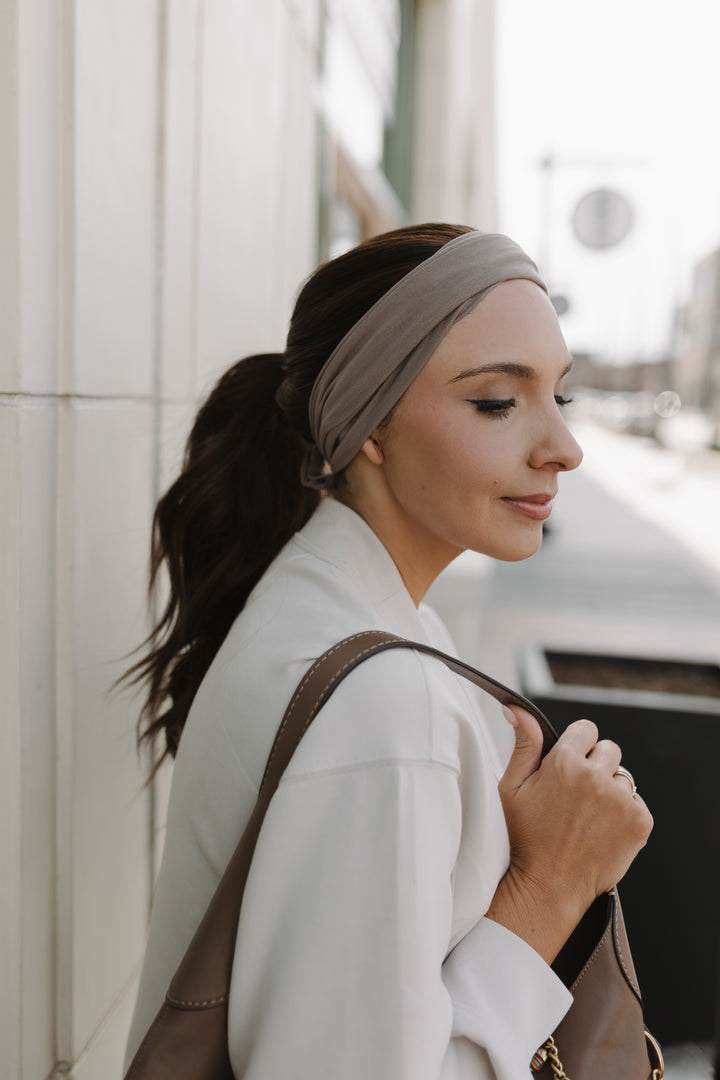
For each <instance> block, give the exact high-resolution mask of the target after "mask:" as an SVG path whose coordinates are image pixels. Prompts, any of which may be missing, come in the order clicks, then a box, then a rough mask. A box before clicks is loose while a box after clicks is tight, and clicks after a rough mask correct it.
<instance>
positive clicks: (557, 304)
mask: <svg viewBox="0 0 720 1080" xmlns="http://www.w3.org/2000/svg"><path fill="white" fill-rule="evenodd" d="M550 303H551V304H552V306H553V307H554V308H555V314H556V315H567V313H568V311H569V310H570V301H569V300H568V298H567V296H563V294H562V293H553V294H552V296H551V297H550Z"/></svg>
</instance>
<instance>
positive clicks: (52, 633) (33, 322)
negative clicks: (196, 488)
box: [0, 0, 318, 1080]
mask: <svg viewBox="0 0 720 1080" xmlns="http://www.w3.org/2000/svg"><path fill="white" fill-rule="evenodd" d="M317 18H318V5H317V2H316V0H303V2H300V0H296V2H294V3H291V2H290V0H265V2H263V3H262V4H247V3H238V2H237V0H212V2H211V3H202V2H199V0H172V2H167V0H164V2H162V0H156V2H153V3H148V2H147V0H68V2H67V3H65V4H62V5H60V4H48V3H47V2H44V0H8V2H6V3H5V4H4V5H3V6H2V8H0V80H1V82H2V86H1V89H2V93H1V94H0V99H1V101H2V104H0V125H1V127H0V139H1V145H2V153H3V160H4V163H5V167H4V169H3V170H2V179H1V180H0V185H1V187H0V206H1V208H2V209H0V215H2V216H1V217H0V223H1V225H2V229H3V242H2V244H0V284H2V295H3V311H2V319H1V320H0V349H1V353H2V369H1V374H2V382H1V383H0V453H1V454H2V457H1V461H2V469H1V470H0V499H1V500H2V506H3V514H2V515H1V516H0V520H2V533H1V539H2V551H3V555H2V560H1V562H0V565H1V566H2V570H1V571H0V575H1V576H0V581H2V589H3V597H2V600H3V602H2V605H0V612H1V614H0V644H1V646H2V647H1V648H0V655H2V672H1V675H0V677H1V679H2V683H1V684H2V686H3V695H2V698H3V703H2V719H3V723H2V751H3V752H2V754H1V755H0V792H2V795H1V796H0V798H1V803H0V858H1V859H2V865H3V868H4V869H3V879H4V882H3V887H2V889H1V890H0V970H2V972H3V980H2V983H1V988H0V1017H1V1019H0V1065H1V1068H0V1071H2V1074H3V1076H7V1077H9V1078H12V1080H15V1078H17V1080H43V1078H45V1077H48V1076H49V1075H50V1074H51V1073H52V1072H53V1070H54V1069H55V1068H56V1067H58V1075H59V1074H60V1072H62V1074H63V1075H72V1076H74V1077H76V1078H81V1080H85V1078H87V1080H90V1078H93V1080H95V1078H96V1077H98V1076H119V1074H120V1062H121V1058H122V1051H123V1046H124V1040H125V1035H126V1030H127V1024H128V1020H129V1013H130V1009H131V1006H132V1001H133V995H134V988H135V980H136V976H137V970H138V966H139V962H140V958H141V954H142V948H143V940H144V934H145V926H146V919H147V911H148V904H149V897H150V888H151V875H152V867H153V865H154V863H155V861H156V858H157V849H158V847H159V845H158V844H157V842H155V841H153V843H150V842H149V830H150V828H151V822H152V810H153V794H152V793H151V792H148V791H146V790H143V787H142V782H143V779H144V775H143V773H144V770H143V768H141V767H139V765H138V762H137V760H136V755H135V748H134V731H133V728H134V721H135V715H136V712H137V698H133V696H132V695H130V694H122V695H118V694H110V693H109V687H110V685H111V683H112V681H113V679H114V678H115V677H116V676H117V675H118V674H119V673H120V671H121V670H122V667H123V665H122V662H121V660H120V658H121V657H122V656H123V655H124V654H126V653H127V652H128V650H130V649H131V648H132V647H134V646H135V645H137V643H138V642H139V641H140V640H141V639H142V637H143V636H144V635H145V633H147V630H148V622H147V618H146V614H145V610H144V588H145V573H146V563H147V549H148V540H149V535H150V520H151V514H152V508H153V505H154V500H155V498H156V495H157V491H158V485H159V484H160V483H162V482H164V479H165V478H166V477H168V476H169V474H170V473H171V472H172V471H173V470H174V469H175V468H176V466H177V462H178V458H179V455H180V452H181V445H182V439H183V438H184V436H185V434H186V430H187V422H188V417H189V415H190V414H191V412H192V411H193V409H194V406H195V402H196V400H197V396H198V395H199V394H200V393H203V392H205V390H206V389H207V388H208V385H209V383H210V382H211V381H212V380H213V379H214V377H215V376H216V375H217V373H218V372H219V371H220V369H222V368H223V367H225V366H226V365H227V364H228V363H229V362H230V361H231V360H234V359H236V358H237V357H238V356H240V355H243V354H244V353H246V352H250V351H255V350H257V349H264V348H282V343H283V339H284V333H285V327H286V322H287V315H288V312H289V310H290V308H291V305H292V300H293V294H294V291H295V289H296V287H297V285H298V283H299V281H300V280H301V279H302V278H303V277H304V276H305V275H306V274H307V273H308V272H309V271H310V269H311V268H312V266H313V265H314V261H315V243H316V240H315V233H316V222H315V213H316V196H315V191H316V180H315V159H316V134H315V124H316V117H315V111H314V106H313V86H314V82H315V78H316V76H315V71H316V64H317V56H316V48H317ZM161 786H162V785H161ZM156 801H159V802H160V803H162V796H160V798H159V799H156ZM161 815H162V811H161V807H160V809H159V811H158V814H157V817H156V822H157V821H159V820H160V819H161ZM68 1070H70V1071H68Z"/></svg>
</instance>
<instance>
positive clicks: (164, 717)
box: [126, 353, 319, 768]
mask: <svg viewBox="0 0 720 1080" xmlns="http://www.w3.org/2000/svg"><path fill="white" fill-rule="evenodd" d="M283 359H284V357H283V355H282V354H281V353H267V354H263V355H258V356H250V357H247V358H246V359H244V360H240V361H238V363H236V364H235V365H234V366H233V367H231V368H230V370H229V371H227V372H226V373H225V374H224V375H223V376H222V378H221V379H220V381H219V382H218V383H217V385H216V386H215V388H214V389H213V391H212V393H211V394H210V396H209V397H208V399H207V401H206V402H205V404H204V405H203V406H202V407H201V409H200V411H199V413H198V415H197V417H196V420H195V423H194V425H193V428H192V431H191V432H190V437H189V439H188V442H187V447H186V451H185V458H184V462H183V467H182V472H181V473H180V476H179V477H178V478H177V480H176V481H175V482H174V484H173V485H172V487H171V488H170V489H169V490H168V491H167V492H166V494H165V495H163V497H162V498H161V499H160V501H159V503H158V505H157V508H156V510H155V516H154V520H153V542H152V552H151V560H150V591H151V592H152V590H153V588H154V586H155V584H156V582H157V578H158V574H159V572H160V568H161V567H162V566H163V564H164V565H165V566H166V569H167V572H168V575H169V580H170V595H169V599H168V601H167V604H166V606H165V609H164V611H163V613H162V616H161V618H160V621H159V622H158V624H157V626H156V627H155V629H154V630H153V632H152V633H151V634H150V636H149V637H148V639H147V641H146V642H145V646H146V647H148V648H149V650H150V651H149V652H148V654H147V655H146V656H145V658H144V659H142V660H141V661H139V662H138V663H137V664H135V665H134V666H133V667H132V668H131V669H130V671H129V672H128V673H127V676H126V678H128V677H129V678H130V680H131V681H132V682H140V681H144V680H147V681H148V684H149V685H148V696H147V700H146V702H145V706H144V708H143V711H142V713H141V715H140V722H139V724H138V740H139V742H140V743H142V742H145V741H147V742H149V743H150V744H154V742H155V739H156V738H157V736H158V735H160V734H161V732H162V731H164V733H165V748H164V750H163V753H162V755H161V756H160V757H159V758H158V760H157V764H156V765H155V768H157V767H158V766H159V764H160V762H161V761H162V760H163V759H164V758H165V757H166V756H167V755H168V754H169V755H170V756H172V757H174V756H175V753H176V751H177V747H178V742H179V740H180V735H181V733H182V729H183V726H184V724H185V720H186V718H187V714H188V711H189V709H190V705H191V704H192V700H193V698H194V696H195V692H196V691H197V688H198V686H199V685H200V682H201V680H202V679H203V677H204V675H205V672H206V671H207V669H208V667H209V666H210V663H211V661H212V659H213V657H214V656H215V653H216V652H217V650H218V649H219V647H220V645H221V644H222V641H223V639H224V638H225V636H226V634H227V632H228V630H229V629H230V627H231V625H232V623H233V622H234V620H235V618H236V617H237V615H238V614H239V613H240V612H241V611H242V609H243V607H244V606H245V602H246V600H247V598H248V596H249V594H250V592H251V590H252V589H253V587H254V586H255V584H256V583H257V581H258V580H259V579H260V578H261V577H262V575H263V573H264V572H265V570H266V569H267V567H268V566H269V565H270V563H271V562H272V560H273V559H274V558H275V556H276V555H277V554H278V552H279V551H280V550H281V548H282V547H283V546H284V545H285V543H286V542H287V541H288V540H289V539H290V537H291V536H292V535H293V533H294V532H295V531H296V530H297V529H299V528H301V527H302V526H303V525H304V524H305V522H306V521H307V519H308V518H309V517H310V515H311V514H312V512H313V510H314V508H315V506H316V505H317V502H318V499H319V495H318V493H317V492H316V491H312V490H310V489H309V488H305V487H303V486H302V485H301V483H300V464H301V462H302V459H303V455H304V452H305V449H306V444H305V443H304V441H303V439H302V437H301V436H300V435H298V434H297V433H296V432H294V431H293V429H292V428H291V427H290V425H289V424H288V422H287V419H286V418H285V416H284V415H283V413H282V412H281V410H280V408H279V407H278V406H277V405H276V403H275V395H276V393H277V390H278V388H279V386H280V382H281V380H282V378H283V370H282V366H281V365H282V361H283ZM168 701H169V707H167V708H166V709H165V711H161V709H162V706H163V705H166V704H167V702H168Z"/></svg>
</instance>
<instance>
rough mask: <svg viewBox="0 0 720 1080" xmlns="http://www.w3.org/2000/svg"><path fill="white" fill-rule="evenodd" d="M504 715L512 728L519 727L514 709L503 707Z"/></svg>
mask: <svg viewBox="0 0 720 1080" xmlns="http://www.w3.org/2000/svg"><path fill="white" fill-rule="evenodd" d="M502 714H503V716H504V717H505V719H506V720H507V722H508V724H510V726H511V727H517V726H518V721H517V716H516V715H515V713H514V712H513V711H512V709H508V707H507V705H503V707H502Z"/></svg>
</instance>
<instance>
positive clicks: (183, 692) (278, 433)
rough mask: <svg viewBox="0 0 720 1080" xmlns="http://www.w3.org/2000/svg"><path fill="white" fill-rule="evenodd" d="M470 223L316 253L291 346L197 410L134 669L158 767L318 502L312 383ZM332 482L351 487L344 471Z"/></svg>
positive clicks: (157, 556) (258, 362)
mask: <svg viewBox="0 0 720 1080" xmlns="http://www.w3.org/2000/svg"><path fill="white" fill-rule="evenodd" d="M469 231H470V230H469V229H468V228H466V227H464V226H458V225H433V224H430V225H416V226H410V227H408V228H404V229H396V230H394V231H393V232H390V233H384V234H383V235H381V236H376V237H373V238H372V239H370V240H368V241H367V242H366V243H364V244H361V245H360V246H359V247H356V248H353V249H352V250H351V251H348V252H346V253H345V254H344V255H341V256H339V257H338V258H337V259H333V260H331V261H330V262H327V263H325V264H324V265H323V266H320V267H319V268H318V269H317V270H316V271H315V273H314V274H312V275H311V277H310V278H309V279H308V280H307V282H306V283H305V285H304V286H303V288H302V289H301V291H300V294H299V296H298V298H297V302H296V304H295V310H294V312H293V316H292V319H291V322H290V330H289V333H288V339H287V344H286V347H285V353H284V354H280V353H266V354H263V355H260V356H250V357H248V358H247V359H245V360H240V361H239V362H238V363H236V364H235V365H234V366H233V367H231V368H230V370H229V371H228V372H226V374H225V375H223V377H222V378H221V379H220V381H219V382H218V384H217V386H216V387H215V389H214V390H213V391H212V393H211V394H210V397H209V398H208V399H207V401H206V402H205V404H204V405H203V406H202V408H201V409H200V412H199V413H198V415H197V419H196V420H195V424H194V426H193V429H192V431H191V433H190V438H189V440H188V444H187V449H186V452H185V460H184V463H183V468H182V472H181V474H180V476H179V477H178V479H177V480H176V481H175V483H174V484H173V485H172V487H171V488H170V489H169V491H168V492H167V493H166V494H165V495H164V496H163V497H162V499H161V500H160V502H159V503H158V505H157V509H156V511H155V517H154V521H153V541H152V553H151V560H150V591H151V592H152V589H153V587H154V585H155V583H156V581H157V578H158V574H159V572H160V568H161V567H162V566H163V565H165V566H166V568H167V572H168V575H169V579H170V593H169V599H168V601H167V604H166V606H165V610H164V611H163V613H162V616H161V618H160V621H159V622H158V624H157V626H156V627H155V629H154V630H153V631H152V633H151V634H150V635H149V637H148V638H147V640H146V641H145V643H144V646H143V647H144V648H145V649H146V650H147V651H146V655H145V656H144V657H143V658H142V659H141V660H139V661H138V662H137V663H136V664H134V665H133V667H131V668H130V670H129V671H128V672H127V674H126V675H125V676H124V679H125V680H127V681H130V682H132V683H138V682H147V684H148V693H147V698H146V701H145V705H144V706H143V710H142V712H141V714H140V720H139V722H138V741H139V742H140V743H145V742H147V743H149V744H150V745H154V743H155V740H156V739H157V737H158V736H160V735H161V734H162V733H163V732H164V735H165V747H164V749H163V752H162V754H161V755H159V757H158V756H157V755H156V759H157V763H156V765H155V769H157V767H158V766H159V764H160V762H161V761H162V760H163V759H164V758H165V757H166V756H168V755H170V756H171V757H174V756H175V752H176V750H177V747H178V743H179V741H180V735H181V734H182V729H183V725H184V723H185V720H186V718H187V714H188V711H189V709H190V705H191V704H192V700H193V698H194V697H195V693H196V691H197V688H198V686H199V685H200V683H201V681H202V679H203V677H204V675H205V672H206V671H207V669H208V668H209V666H210V664H211V662H212V660H213V657H214V656H215V653H216V652H217V650H218V649H219V648H220V645H221V644H222V642H223V639H224V638H225V636H226V634H227V632H228V630H229V629H230V627H231V625H232V623H233V621H234V620H235V618H236V617H237V616H238V615H239V613H240V612H241V611H242V609H243V607H244V606H245V602H246V601H247V598H248V596H249V594H250V592H251V590H252V589H253V587H254V586H255V584H256V583H257V581H258V580H259V579H260V578H261V577H262V575H263V574H264V572H265V570H266V569H267V567H268V566H269V565H270V563H271V562H272V560H273V559H274V558H275V556H276V555H277V554H278V552H279V551H280V549H281V548H282V547H283V546H284V545H285V543H286V542H287V541H288V540H289V539H290V537H291V536H292V534H293V533H294V532H295V531H296V530H297V529H300V528H302V526H303V525H304V524H305V522H306V521H307V520H308V518H309V517H310V515H311V514H312V512H313V510H314V509H315V507H316V506H317V504H318V501H319V499H320V495H319V493H318V492H317V491H315V490H314V489H311V488H305V487H303V486H302V484H301V482H300V467H301V464H302V461H303V458H304V455H305V453H306V451H307V450H308V449H309V448H310V447H311V445H312V434H311V432H310V428H309V421H308V405H309V400H310V394H311V392H312V388H313V385H314V383H315V380H316V379H317V376H318V374H319V372H320V370H321V369H322V367H323V365H324V364H325V362H326V360H327V358H328V357H329V356H330V355H331V353H332V352H333V350H334V349H335V347H336V346H337V344H338V342H339V341H341V339H342V338H343V337H344V336H345V334H347V332H348V331H349V330H350V328H351V327H352V326H353V325H354V324H355V323H356V322H357V321H358V320H359V319H360V318H362V316H363V315H364V314H365V312H366V311H368V310H369V309H370V308H371V307H372V305H373V304H374V303H375V302H376V301H377V300H379V299H380V297H381V296H383V295H384V293H386V292H387V291H388V290H389V289H391V288H392V287H393V285H395V283H396V282H398V281H399V280H400V279H401V278H402V277H404V276H405V274H408V273H409V272H410V271H411V270H412V269H413V268H414V267H415V266H417V265H419V263H421V262H423V260H425V259H429V258H430V257H431V256H432V255H433V254H434V253H435V252H436V251H438V250H439V248H441V247H442V246H443V244H446V243H448V242H449V241H450V240H453V239H454V238H455V237H456V236H460V235H461V234H462V233H464V232H469ZM335 482H336V484H337V485H338V486H340V487H341V486H342V483H343V477H342V474H340V476H339V477H338V478H337V479H336V481H335ZM121 681H122V680H121ZM154 771H155V770H153V772H154Z"/></svg>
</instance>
